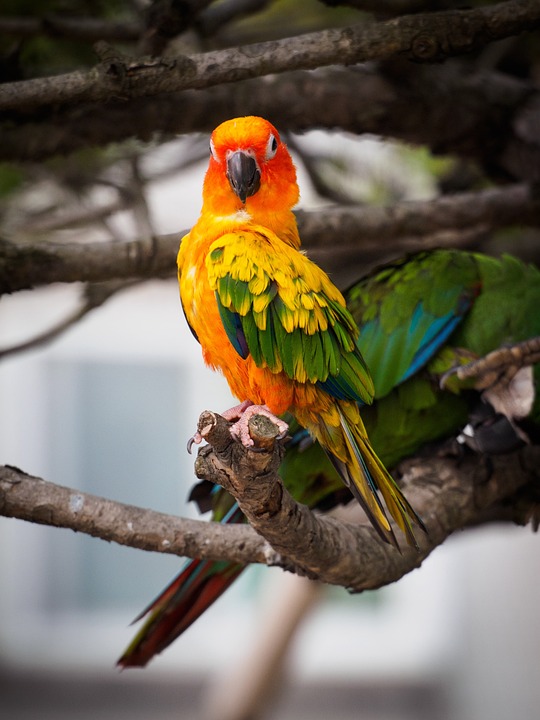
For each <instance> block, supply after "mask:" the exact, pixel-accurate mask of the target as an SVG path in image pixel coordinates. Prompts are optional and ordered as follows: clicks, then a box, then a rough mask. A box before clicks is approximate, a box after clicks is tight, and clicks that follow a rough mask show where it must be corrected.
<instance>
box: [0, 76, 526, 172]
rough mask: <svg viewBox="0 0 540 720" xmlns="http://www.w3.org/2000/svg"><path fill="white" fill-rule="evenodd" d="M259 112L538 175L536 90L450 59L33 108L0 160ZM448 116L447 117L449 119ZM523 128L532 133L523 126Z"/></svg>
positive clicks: (5, 139) (282, 123) (289, 126)
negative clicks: (48, 111) (49, 111)
mask: <svg viewBox="0 0 540 720" xmlns="http://www.w3.org/2000/svg"><path fill="white" fill-rule="evenodd" d="M249 114H256V115H263V116H265V117H267V118H268V119H269V120H271V121H273V122H275V124H276V126H277V127H278V128H279V129H280V130H292V131H303V130H306V129H311V128H313V127H319V128H328V129H334V128H341V129H342V130H346V131H349V132H352V133H356V134H361V133H374V134H376V135H382V136H386V137H394V138H398V139H402V140H405V141H406V142H412V143H417V144H423V145H428V146H429V147H431V148H432V150H433V151H434V152H436V153H438V154H457V155H460V156H462V157H467V158H473V159H474V160H475V161H477V162H479V163H480V164H481V165H482V167H483V169H484V171H485V172H488V173H491V174H493V175H497V176H499V177H500V176H501V174H502V175H503V176H506V177H507V176H508V175H509V174H510V175H511V176H513V177H516V178H518V179H524V180H529V181H530V182H535V181H538V180H540V170H539V168H540V147H539V143H538V136H537V133H536V132H535V130H534V128H535V127H538V126H539V124H540V93H539V92H538V90H537V89H536V88H535V87H534V86H533V85H532V84H530V83H527V82H522V81H519V80H516V79H514V78H511V77H509V76H505V75H501V74H497V73H474V74H470V75H466V76H464V75H463V73H461V72H460V71H459V68H455V67H452V66H450V65H444V66H437V67H436V66H429V67H427V66H422V67H420V66H418V65H412V64H404V63H397V64H396V66H395V67H394V66H389V65H386V66H385V67H384V68H383V69H379V71H378V72H374V71H373V70H368V69H366V68H364V67H355V68H335V67H334V68H328V69H325V70H319V71H317V72H291V73H285V74H284V75H281V76H270V77H267V78H263V79H258V80H247V81H243V82H238V83H232V84H228V85H224V86H221V87H215V88H211V89H209V90H204V91H186V92H184V93H172V94H168V95H159V96H156V97H155V98H154V99H153V101H152V102H148V101H146V100H144V99H143V100H140V99H139V100H131V101H129V102H118V101H117V102H110V103H108V104H107V105H106V106H99V107H86V108H85V109H84V111H81V109H78V110H75V109H67V110H66V109H64V110H61V109H56V111H55V113H54V118H52V119H50V120H49V119H48V118H47V117H44V116H43V114H39V115H38V114H36V113H29V115H28V116H27V117H26V116H25V117H21V118H20V121H19V122H17V123H8V122H6V123H4V124H3V125H0V158H2V159H5V160H31V161H36V160H42V159H44V158H47V157H50V156H51V155H55V154H58V153H68V152H72V151H74V150H77V149H79V148H84V147H88V146H93V145H104V144H106V143H109V142H119V141H122V140H124V139H126V138H128V137H137V138H139V139H141V140H144V141H147V140H149V139H150V138H152V137H155V135H156V134H157V133H160V134H165V135H167V136H168V135H174V134H177V133H186V132H194V131H204V130H207V131H210V130H212V129H213V128H214V127H215V126H216V125H217V124H218V123H220V122H222V121H223V120H225V119H227V118H230V117H235V116H240V115H249ZM449 117H451V118H452V122H451V123H449V122H448V118H449ZM527 128H529V130H528V131H527Z"/></svg>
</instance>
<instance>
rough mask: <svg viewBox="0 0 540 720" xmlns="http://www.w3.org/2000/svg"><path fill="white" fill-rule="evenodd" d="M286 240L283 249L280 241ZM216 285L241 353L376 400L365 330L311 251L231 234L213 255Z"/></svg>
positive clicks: (344, 393) (342, 392)
mask: <svg viewBox="0 0 540 720" xmlns="http://www.w3.org/2000/svg"><path fill="white" fill-rule="evenodd" d="M278 243H279V245H278V246H277V244H278ZM206 265H207V270H208V276H209V280H210V285H211V287H212V289H213V290H214V292H215V296H216V302H217V304H218V308H219V312H220V316H221V319H222V323H223V326H224V328H225V330H226V332H227V336H228V338H229V340H230V341H231V343H232V344H233V346H234V347H235V348H236V350H237V352H238V353H239V354H241V355H242V357H246V353H249V354H250V355H251V357H252V358H253V360H254V362H255V364H256V365H257V366H259V367H267V368H269V369H270V370H271V371H272V372H273V373H280V372H283V373H285V374H286V375H287V376H288V377H289V378H291V379H292V380H295V381H297V382H299V383H319V384H325V383H327V382H328V383H329V386H328V387H324V389H325V390H327V392H330V393H331V394H333V393H338V394H337V395H336V396H337V397H343V398H347V399H351V400H358V401H362V402H364V403H369V402H371V401H372V398H373V393H374V388H373V382H372V380H371V376H370V373H369V371H368V369H367V366H366V364H365V362H364V360H363V359H362V355H361V353H360V350H359V349H358V348H357V345H356V342H357V338H358V327H357V325H356V323H355V321H354V319H353V317H352V315H351V314H350V312H349V311H348V310H347V308H346V307H345V301H344V299H343V296H342V295H341V293H340V292H339V291H338V290H337V288H336V287H335V286H334V285H333V284H332V283H331V281H330V279H329V278H328V276H327V275H326V274H325V273H324V272H323V271H322V270H320V268H318V267H317V266H316V265H314V264H313V263H312V262H311V261H310V260H308V259H307V258H306V257H305V256H304V255H302V254H299V253H298V252H297V251H295V250H293V249H291V248H289V247H287V246H285V245H284V244H283V243H282V242H281V241H280V240H279V239H278V238H277V237H274V236H273V235H272V234H271V233H269V232H268V231H265V234H264V235H263V234H262V233H256V232H244V233H242V234H236V233H229V234H227V235H224V236H223V237H221V238H220V239H219V240H217V241H216V242H215V243H214V244H213V245H212V247H211V249H210V252H209V254H208V257H207V263H206Z"/></svg>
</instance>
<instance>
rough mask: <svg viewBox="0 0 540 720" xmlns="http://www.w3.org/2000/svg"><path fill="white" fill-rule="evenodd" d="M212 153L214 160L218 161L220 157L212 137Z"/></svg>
mask: <svg viewBox="0 0 540 720" xmlns="http://www.w3.org/2000/svg"><path fill="white" fill-rule="evenodd" d="M210 154H211V155H212V157H213V158H214V160H215V161H216V162H219V158H218V156H217V153H216V147H215V145H214V141H213V140H212V138H210Z"/></svg>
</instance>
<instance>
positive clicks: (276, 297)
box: [177, 116, 425, 549]
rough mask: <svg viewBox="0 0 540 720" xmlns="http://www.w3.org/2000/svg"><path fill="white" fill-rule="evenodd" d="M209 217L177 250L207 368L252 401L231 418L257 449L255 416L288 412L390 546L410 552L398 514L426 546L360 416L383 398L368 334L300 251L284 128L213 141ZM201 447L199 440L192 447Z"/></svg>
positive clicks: (255, 124) (224, 129) (242, 128)
mask: <svg viewBox="0 0 540 720" xmlns="http://www.w3.org/2000/svg"><path fill="white" fill-rule="evenodd" d="M202 195H203V204H202V210H201V213H200V216H199V219H198V220H197V222H196V223H195V225H194V226H193V227H192V229H191V231H190V232H189V233H188V234H187V235H186V236H185V237H184V238H183V239H182V241H181V243H180V249H179V252H178V258H177V264H178V279H179V286H180V298H181V302H182V307H183V310H184V314H185V316H186V319H187V322H188V325H189V326H190V328H191V329H192V332H193V334H194V335H195V337H196V338H197V340H198V342H199V343H200V344H201V347H202V354H203V359H204V361H205V363H206V364H207V365H208V366H209V367H211V368H213V369H216V370H220V371H221V372H222V374H223V375H224V376H225V379H226V380H227V382H228V384H229V387H230V389H231V391H232V394H233V395H234V396H235V397H237V398H238V399H239V400H240V401H241V402H240V404H239V405H237V406H236V407H234V408H230V409H229V410H227V411H225V412H224V413H222V415H223V416H224V417H225V418H226V419H227V420H236V422H235V423H234V424H233V425H232V427H231V432H232V434H233V435H234V436H236V437H237V438H238V439H239V440H240V441H241V442H242V443H243V444H244V445H246V446H250V445H252V444H253V441H252V439H251V438H250V436H249V431H248V421H249V418H250V417H252V416H253V415H255V414H263V415H267V416H268V417H271V418H272V419H273V421H274V422H275V423H276V425H277V426H278V427H279V428H280V430H281V432H282V434H283V435H285V434H286V432H287V429H288V426H287V424H286V423H285V422H284V421H283V420H281V419H280V418H278V417H277V416H280V415H283V414H284V413H289V414H290V415H292V417H293V418H294V419H295V420H296V421H297V422H298V423H299V424H300V425H301V426H302V427H304V428H306V429H307V430H308V431H309V432H310V434H311V436H312V437H314V438H316V439H317V440H318V442H319V444H320V445H321V446H322V447H323V448H324V449H325V451H326V452H327V454H328V457H329V458H330V460H331V462H332V464H333V465H334V466H335V468H336V470H337V471H338V473H339V475H340V477H341V479H342V480H343V482H344V484H345V485H346V486H347V487H348V488H349V489H350V491H351V492H352V493H353V495H354V496H355V497H356V499H357V500H358V501H359V503H360V504H361V506H362V507H363V509H364V511H365V513H366V514H367V516H368V517H369V519H370V521H371V523H372V525H373V527H374V528H375V530H376V531H377V532H378V534H379V536H380V537H381V539H382V540H383V541H385V542H388V543H390V544H392V545H394V546H395V547H396V548H398V549H399V544H398V542H397V539H396V536H395V534H394V531H393V529H392V526H391V524H390V520H389V518H388V513H389V514H390V515H391V517H392V518H393V519H394V521H395V522H396V524H397V526H398V527H399V528H400V529H401V531H402V532H403V534H404V535H405V538H406V540H407V542H408V543H409V544H410V545H412V546H414V547H416V548H418V543H417V539H416V537H415V534H414V530H413V526H415V525H416V526H417V527H418V528H420V529H421V530H423V531H424V530H425V528H424V524H423V522H422V520H421V518H420V517H419V516H418V515H417V513H416V512H415V511H414V509H413V508H412V507H411V505H410V503H409V502H408V501H407V499H406V498H405V496H404V495H403V493H402V492H401V490H400V488H399V486H398V485H397V484H396V482H395V481H394V479H393V478H392V477H391V475H390V474H389V472H388V470H387V469H386V468H385V466H384V465H383V463H382V462H381V461H380V459H379V458H378V457H377V455H376V453H375V452H374V450H373V448H372V446H371V444H370V442H369V439H368V436H367V433H366V430H365V428H364V425H363V422H362V419H361V416H360V409H359V408H360V403H362V404H369V403H371V402H372V400H373V396H374V387H373V381H372V379H371V375H370V372H369V369H368V367H367V365H366V363H365V362H364V359H363V357H362V355H361V353H360V350H359V348H358V344H357V342H356V341H357V339H358V334H359V330H358V326H357V324H356V322H355V321H354V319H353V317H352V315H351V313H350V312H349V310H348V309H347V307H346V303H345V299H344V297H343V295H342V293H341V292H340V291H339V290H338V288H337V287H336V286H335V285H334V283H333V282H332V281H331V280H330V278H329V276H328V275H327V274H326V273H325V272H324V271H323V270H322V269H321V268H320V267H319V266H318V265H316V264H315V263H313V262H312V261H311V260H310V259H309V258H308V257H307V255H306V254H305V253H303V252H301V250H300V237H299V233H298V227H297V224H296V218H295V215H294V213H293V207H294V206H295V205H296V203H297V202H298V198H299V188H298V184H297V182H296V168H295V166H294V163H293V160H292V157H291V155H290V153H289V151H288V149H287V147H286V145H285V143H283V142H282V141H281V138H280V136H279V133H278V131H277V130H276V128H275V127H274V126H273V125H272V124H271V123H270V122H268V121H267V120H265V119H264V118H260V117H255V116H247V117H239V118H233V119H232V120H227V121H225V122H223V123H222V124H221V125H219V126H218V127H217V128H216V129H215V130H214V132H213V133H212V135H211V138H210V158H209V165H208V169H207V171H206V175H205V178H204V183H203V193H202ZM201 441H202V437H201V435H200V434H199V433H198V432H197V433H195V435H194V436H193V437H192V438H191V440H190V443H189V444H188V448H189V449H191V446H192V445H193V443H199V442H201Z"/></svg>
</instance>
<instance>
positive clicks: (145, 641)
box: [119, 249, 540, 667]
mask: <svg viewBox="0 0 540 720" xmlns="http://www.w3.org/2000/svg"><path fill="white" fill-rule="evenodd" d="M344 296H345V298H346V301H347V307H348V308H349V310H350V311H351V313H352V315H353V317H354V319H355V321H356V322H357V324H358V326H359V328H360V333H359V336H358V339H357V344H358V346H359V348H360V351H361V353H362V355H363V357H364V360H365V362H366V364H367V366H368V367H369V368H370V369H371V374H372V378H373V382H374V388H375V401H374V402H373V404H372V405H364V406H362V417H363V421H364V424H365V427H366V430H367V432H368V434H369V437H370V439H371V441H372V443H373V447H374V449H375V451H376V453H377V455H378V456H379V457H380V458H381V461H382V462H383V463H384V464H385V466H388V467H390V468H391V467H394V466H395V465H396V464H397V463H398V462H400V461H401V460H402V459H404V458H406V457H409V456H411V455H413V454H414V453H415V452H417V451H418V450H419V449H420V448H421V447H422V446H424V445H425V444H426V443H429V442H434V441H437V440H442V439H445V438H449V437H455V436H456V434H457V433H458V432H460V431H461V430H462V428H464V427H465V426H466V425H467V423H468V422H469V420H470V417H471V414H472V413H474V412H475V411H476V409H477V408H478V407H484V406H488V407H489V405H488V402H489V401H492V402H493V403H494V404H496V403H497V396H496V395H494V394H493V393H492V394H491V395H489V397H488V398H486V395H488V393H489V390H483V389H482V390H481V391H479V390H477V389H476V384H475V383H471V381H470V380H463V381H461V380H459V379H457V378H456V377H455V376H453V375H450V376H449V377H448V380H447V381H446V382H445V384H444V386H441V378H443V377H445V376H446V375H447V374H448V372H449V371H451V370H452V369H453V368H455V367H456V366H458V367H459V366H467V365H468V364H469V363H470V362H473V361H474V360H475V359H477V358H482V357H484V356H486V355H487V354H488V353H490V352H492V351H494V350H496V349H497V348H499V347H501V346H502V345H505V344H515V343H517V342H520V341H523V340H527V339H529V338H532V337H537V336H539V335H540V313H538V312H537V308H538V307H539V305H538V304H539V303H540V271H539V270H538V268H537V267H535V266H534V265H528V264H525V263H523V262H522V261H520V260H518V259H517V258H514V257H512V256H510V255H505V256H503V257H502V258H493V257H489V256H487V255H483V254H480V253H472V252H466V251H463V250H450V249H444V250H431V251H423V252H421V253H417V254H415V255H408V256H406V257H403V258H400V259H398V260H395V261H393V262H391V263H390V264H388V265H386V266H384V267H382V268H379V269H378V270H376V271H375V272H373V273H372V274H370V275H369V276H367V277H365V278H363V279H361V280H359V281H358V282H356V283H355V284H353V285H352V286H351V287H350V288H349V289H348V290H347V291H345V293H344ZM526 371H530V372H529V374H530V375H531V377H530V378H529V380H530V382H529V393H530V402H529V403H528V404H527V406H526V408H525V409H524V410H522V411H520V410H515V408H513V406H512V405H510V407H509V408H499V411H498V412H496V413H491V414H490V415H489V416H488V420H487V422H486V423H485V428H484V427H483V425H482V423H481V424H480V426H479V428H480V430H481V431H482V432H483V433H484V435H485V436H486V438H487V441H489V438H490V437H491V436H492V435H493V437H494V438H495V439H494V441H493V442H492V443H491V444H489V443H488V442H487V441H486V440H484V441H483V442H484V447H485V448H487V450H489V451H490V452H491V451H493V445H494V444H495V445H497V448H498V449H499V450H501V451H506V450H511V449H513V447H514V446H515V445H516V444H520V443H522V442H523V441H524V440H527V434H529V435H530V434H532V433H533V432H534V431H536V432H537V431H538V427H540V400H539V398H538V394H537V393H536V389H537V388H538V387H540V365H536V366H535V367H534V370H533V369H532V368H526ZM505 413H506V414H505ZM481 417H482V418H483V417H484V415H483V414H481ZM494 418H499V419H501V418H502V419H503V420H504V421H505V423H506V424H505V432H504V442H502V443H501V435H500V434H499V433H498V431H497V430H496V428H497V427H498V425H496V424H495V423H494V422H493V420H494ZM494 428H495V429H494ZM514 431H515V432H514ZM290 433H291V438H290V439H289V440H288V441H287V443H286V452H285V456H284V459H283V461H282V463H281V466H280V471H279V472H280V475H281V478H282V480H283V483H284V485H285V486H286V487H287V489H288V490H289V491H290V492H291V493H292V494H293V496H294V497H295V499H296V500H297V501H298V502H302V503H304V504H306V505H308V506H309V507H311V508H318V509H323V510H324V509H329V508H330V507H332V506H333V505H335V504H336V503H337V502H347V501H349V500H350V499H351V494H350V492H349V491H348V490H347V489H346V488H345V487H344V486H343V483H342V481H341V478H340V476H339V474H338V473H337V472H336V469H335V467H334V466H333V464H332V462H331V461H330V460H329V458H328V456H327V455H326V453H325V452H324V451H323V450H322V449H321V447H320V445H319V444H318V443H317V442H311V441H310V440H309V438H308V437H307V434H306V432H305V430H304V429H303V428H301V427H300V426H298V424H296V425H295V424H293V423H291V425H290ZM535 439H536V440H538V437H536V438H535ZM486 443H487V445H486ZM480 449H482V448H480ZM190 499H192V500H194V501H195V502H197V503H198V505H199V508H200V509H201V510H202V511H207V510H212V513H213V514H212V519H213V520H216V521H220V522H225V523H237V522H244V521H245V519H244V517H243V515H242V513H241V511H240V510H239V508H238V506H237V505H236V504H235V501H234V499H233V498H232V497H231V496H230V495H228V493H226V492H225V491H224V490H223V489H221V488H218V487H217V486H212V485H211V483H207V482H206V481H203V482H202V483H199V484H198V485H196V486H195V488H194V489H193V490H192V493H191V496H190ZM243 569H244V566H243V565H241V564H238V563H233V562H213V561H206V560H201V559H195V560H189V561H187V563H186V565H185V566H184V568H183V570H182V571H181V572H180V574H179V575H178V576H177V577H176V578H175V579H174V580H173V581H172V582H171V583H170V585H169V586H168V587H167V588H166V589H165V591H164V592H163V593H162V594H161V595H159V596H158V597H157V598H156V600H155V601H154V602H153V603H152V604H151V605H150V606H149V607H148V608H146V610H144V611H143V612H142V613H141V614H140V615H139V617H138V618H137V620H138V619H141V618H142V617H144V616H146V615H147V614H148V618H147V620H146V622H145V623H144V624H143V626H142V627H141V629H140V630H139V632H138V633H137V635H136V636H135V638H134V639H133V641H132V643H131V644H130V645H129V646H128V648H127V649H126V651H125V652H124V654H123V655H122V657H121V658H120V660H119V664H120V666H122V667H136V666H144V665H146V664H147V662H148V661H149V660H150V659H151V658H152V657H153V656H154V655H155V654H157V653H159V652H161V651H162V650H163V649H165V648H166V647H167V646H168V645H169V644H170V643H171V642H173V640H175V639H176V638H177V637H178V636H179V635H180V634H181V633H183V632H184V631H185V630H186V629H187V628H188V627H189V626H190V625H191V624H192V623H193V622H194V620H196V619H197V618H198V617H199V616H200V615H201V614H202V613H203V612H204V611H205V610H206V609H207V608H208V607H209V605H211V604H212V603H213V602H214V601H215V600H216V599H217V598H218V597H219V596H220V595H221V594H222V593H223V592H225V590H226V589H227V588H228V587H230V585H231V584H232V583H233V582H234V581H235V579H236V578H237V577H238V576H239V575H240V573H241V572H242V571H243Z"/></svg>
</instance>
